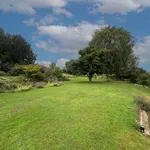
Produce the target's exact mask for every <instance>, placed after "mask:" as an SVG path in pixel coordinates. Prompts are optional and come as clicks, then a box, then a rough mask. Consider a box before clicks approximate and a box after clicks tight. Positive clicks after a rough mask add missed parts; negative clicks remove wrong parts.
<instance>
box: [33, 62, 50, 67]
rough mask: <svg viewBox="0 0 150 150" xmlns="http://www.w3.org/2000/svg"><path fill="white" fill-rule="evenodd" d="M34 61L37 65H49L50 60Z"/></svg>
mask: <svg viewBox="0 0 150 150" xmlns="http://www.w3.org/2000/svg"><path fill="white" fill-rule="evenodd" d="M35 63H36V64H39V65H43V66H46V67H49V65H50V64H51V63H52V62H50V61H36V62H35Z"/></svg>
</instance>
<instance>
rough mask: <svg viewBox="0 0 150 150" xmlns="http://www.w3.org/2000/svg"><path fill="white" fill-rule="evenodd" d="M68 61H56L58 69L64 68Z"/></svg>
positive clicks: (62, 59)
mask: <svg viewBox="0 0 150 150" xmlns="http://www.w3.org/2000/svg"><path fill="white" fill-rule="evenodd" d="M68 61H69V59H64V58H61V59H58V60H57V61H56V64H57V66H58V67H60V68H64V67H65V64H66V62H68Z"/></svg>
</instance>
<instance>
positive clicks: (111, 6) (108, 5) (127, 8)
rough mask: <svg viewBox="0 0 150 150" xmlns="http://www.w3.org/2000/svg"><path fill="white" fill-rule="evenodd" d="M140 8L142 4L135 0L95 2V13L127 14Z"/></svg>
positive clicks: (101, 0)
mask: <svg viewBox="0 0 150 150" xmlns="http://www.w3.org/2000/svg"><path fill="white" fill-rule="evenodd" d="M139 8H140V4H138V3H135V2H134V1H133V0H95V3H94V9H93V11H92V12H93V13H96V12H102V13H110V14H113V13H121V14H126V13H128V12H131V11H135V10H137V9H139Z"/></svg>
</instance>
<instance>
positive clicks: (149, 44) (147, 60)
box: [134, 36, 150, 65]
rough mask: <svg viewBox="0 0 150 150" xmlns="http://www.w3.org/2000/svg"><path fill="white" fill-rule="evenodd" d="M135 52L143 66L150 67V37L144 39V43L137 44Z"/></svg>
mask: <svg viewBox="0 0 150 150" xmlns="http://www.w3.org/2000/svg"><path fill="white" fill-rule="evenodd" d="M134 51H135V54H136V55H137V56H139V57H140V62H141V64H146V65H150V36H146V37H144V40H143V41H142V42H139V43H137V44H136V45H135V47H134Z"/></svg>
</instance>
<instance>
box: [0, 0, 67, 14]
mask: <svg viewBox="0 0 150 150" xmlns="http://www.w3.org/2000/svg"><path fill="white" fill-rule="evenodd" d="M66 4H67V3H66V1H65V0H0V10H2V11H4V12H18V13H24V14H28V15H33V14H35V13H36V10H35V9H36V8H51V7H56V8H57V7H58V8H62V7H64V6H66Z"/></svg>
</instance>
